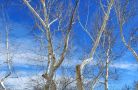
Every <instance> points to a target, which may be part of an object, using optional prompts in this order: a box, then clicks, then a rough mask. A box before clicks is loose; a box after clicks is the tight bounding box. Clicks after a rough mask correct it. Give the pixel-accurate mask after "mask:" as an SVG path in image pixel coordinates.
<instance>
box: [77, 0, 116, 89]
mask: <svg viewBox="0 0 138 90" xmlns="http://www.w3.org/2000/svg"><path fill="white" fill-rule="evenodd" d="M113 3H114V0H111V1H110V2H109V3H108V9H107V12H105V10H104V12H105V13H104V14H105V16H104V18H103V23H102V26H101V28H100V30H99V32H98V35H97V38H96V41H95V42H94V45H93V47H92V50H91V52H90V56H89V58H88V59H85V60H83V62H82V63H81V64H80V65H77V66H76V78H77V89H78V90H83V89H84V87H83V81H82V70H83V68H84V66H85V65H87V64H88V63H89V62H90V61H92V60H93V56H94V53H95V51H96V48H97V47H98V45H99V41H100V38H101V36H102V33H103V31H104V30H105V28H106V25H107V21H108V19H109V16H110V11H111V9H112V6H113Z"/></svg>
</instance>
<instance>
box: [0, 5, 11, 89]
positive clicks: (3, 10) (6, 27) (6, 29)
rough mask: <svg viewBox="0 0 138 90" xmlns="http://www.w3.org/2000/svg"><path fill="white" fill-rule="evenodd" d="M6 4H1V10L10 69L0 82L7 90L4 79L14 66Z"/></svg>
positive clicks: (7, 61) (7, 60) (7, 62)
mask: <svg viewBox="0 0 138 90" xmlns="http://www.w3.org/2000/svg"><path fill="white" fill-rule="evenodd" d="M4 7H5V6H1V11H2V17H3V23H4V27H5V28H4V29H5V30H4V31H5V35H6V36H5V37H6V40H5V45H6V57H5V59H6V64H7V67H8V71H7V75H5V76H4V77H3V78H2V79H1V80H0V83H1V86H2V87H3V89H4V90H6V89H7V88H6V87H5V85H4V81H5V79H7V78H8V77H9V76H10V75H11V73H12V67H11V60H12V57H11V53H10V49H9V31H10V29H9V23H8V15H7V14H6V12H5V9H4Z"/></svg>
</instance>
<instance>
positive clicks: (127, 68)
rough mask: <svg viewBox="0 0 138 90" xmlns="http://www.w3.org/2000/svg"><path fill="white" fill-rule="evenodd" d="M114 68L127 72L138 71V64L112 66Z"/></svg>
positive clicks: (116, 64)
mask: <svg viewBox="0 0 138 90" xmlns="http://www.w3.org/2000/svg"><path fill="white" fill-rule="evenodd" d="M110 67H113V68H119V69H126V70H136V69H138V63H130V62H129V63H122V62H121V63H115V64H112V65H110Z"/></svg>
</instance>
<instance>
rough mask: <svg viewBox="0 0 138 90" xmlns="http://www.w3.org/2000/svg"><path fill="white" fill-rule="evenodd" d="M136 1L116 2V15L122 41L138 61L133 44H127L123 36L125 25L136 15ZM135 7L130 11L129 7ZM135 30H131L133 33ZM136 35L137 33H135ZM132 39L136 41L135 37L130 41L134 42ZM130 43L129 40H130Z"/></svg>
mask: <svg viewBox="0 0 138 90" xmlns="http://www.w3.org/2000/svg"><path fill="white" fill-rule="evenodd" d="M135 2H136V1H135V0H126V1H116V7H115V10H116V15H117V18H118V23H119V29H120V36H121V40H122V42H123V44H124V45H125V46H126V47H127V49H128V50H129V51H130V52H131V53H132V54H133V55H134V57H135V58H136V60H138V54H137V52H136V50H134V49H133V48H132V46H131V44H129V43H128V42H127V40H126V39H125V36H124V34H123V31H124V28H123V27H124V25H125V24H126V23H127V21H129V19H130V18H132V17H134V16H135V15H136V14H135V12H136V11H135V10H136V7H135ZM132 4H133V6H132V7H131V8H130V9H129V10H128V7H129V5H132ZM133 31H134V30H131V32H133ZM135 34H136V32H135ZM132 38H133V39H135V37H131V39H130V41H132ZM128 41H129V40H128Z"/></svg>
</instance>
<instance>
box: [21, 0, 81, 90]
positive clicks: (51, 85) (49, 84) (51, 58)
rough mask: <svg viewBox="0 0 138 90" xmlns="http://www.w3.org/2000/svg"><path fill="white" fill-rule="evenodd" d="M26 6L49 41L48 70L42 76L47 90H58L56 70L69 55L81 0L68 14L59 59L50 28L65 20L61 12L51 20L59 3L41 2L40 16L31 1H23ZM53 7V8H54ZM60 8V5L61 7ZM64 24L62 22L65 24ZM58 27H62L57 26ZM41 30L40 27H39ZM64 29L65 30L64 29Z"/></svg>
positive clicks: (76, 2)
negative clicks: (55, 76)
mask: <svg viewBox="0 0 138 90" xmlns="http://www.w3.org/2000/svg"><path fill="white" fill-rule="evenodd" d="M23 2H24V4H25V5H26V6H27V7H28V9H29V10H30V12H32V14H33V15H34V16H35V18H36V19H37V21H38V22H39V23H40V26H41V31H42V33H43V34H45V36H46V38H45V39H46V40H47V52H48V58H47V59H48V63H47V65H48V70H47V71H46V72H45V73H44V74H43V75H42V76H43V77H44V79H45V80H46V85H45V90H56V88H57V87H56V83H55V81H54V80H53V77H54V74H55V72H56V70H57V69H58V68H59V67H60V65H61V64H62V62H63V61H64V58H65V55H66V53H67V50H68V44H69V37H70V33H71V30H72V26H73V23H74V18H75V12H76V9H77V7H78V3H79V0H76V1H75V4H74V7H73V8H72V9H71V11H70V10H69V12H68V14H69V17H68V20H69V21H68V22H67V24H66V25H65V24H64V25H65V26H66V28H65V30H66V34H65V37H64V43H63V44H64V45H62V46H63V47H62V52H61V55H60V56H59V59H58V58H57V57H56V56H55V53H54V48H53V47H54V45H53V41H52V35H51V32H52V29H51V28H50V27H51V25H52V24H54V23H55V22H59V24H60V23H61V20H62V19H64V18H62V17H63V14H64V13H63V12H62V11H61V13H60V14H61V16H60V15H58V16H57V17H54V18H53V20H51V17H50V14H51V13H52V14H55V15H56V14H57V13H56V12H55V13H53V12H52V10H51V7H53V6H54V4H55V3H57V2H58V1H56V0H55V1H50V0H48V1H45V0H41V1H40V3H41V6H42V11H43V13H42V14H41V15H40V13H38V12H37V10H35V8H34V7H33V6H32V5H31V4H30V3H31V1H28V0H23ZM52 5H53V6H52ZM59 6H60V5H59ZM63 23H64V22H62V24H63ZM57 27H60V25H59V26H57ZM39 29H40V27H39ZM62 29H64V28H62Z"/></svg>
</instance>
